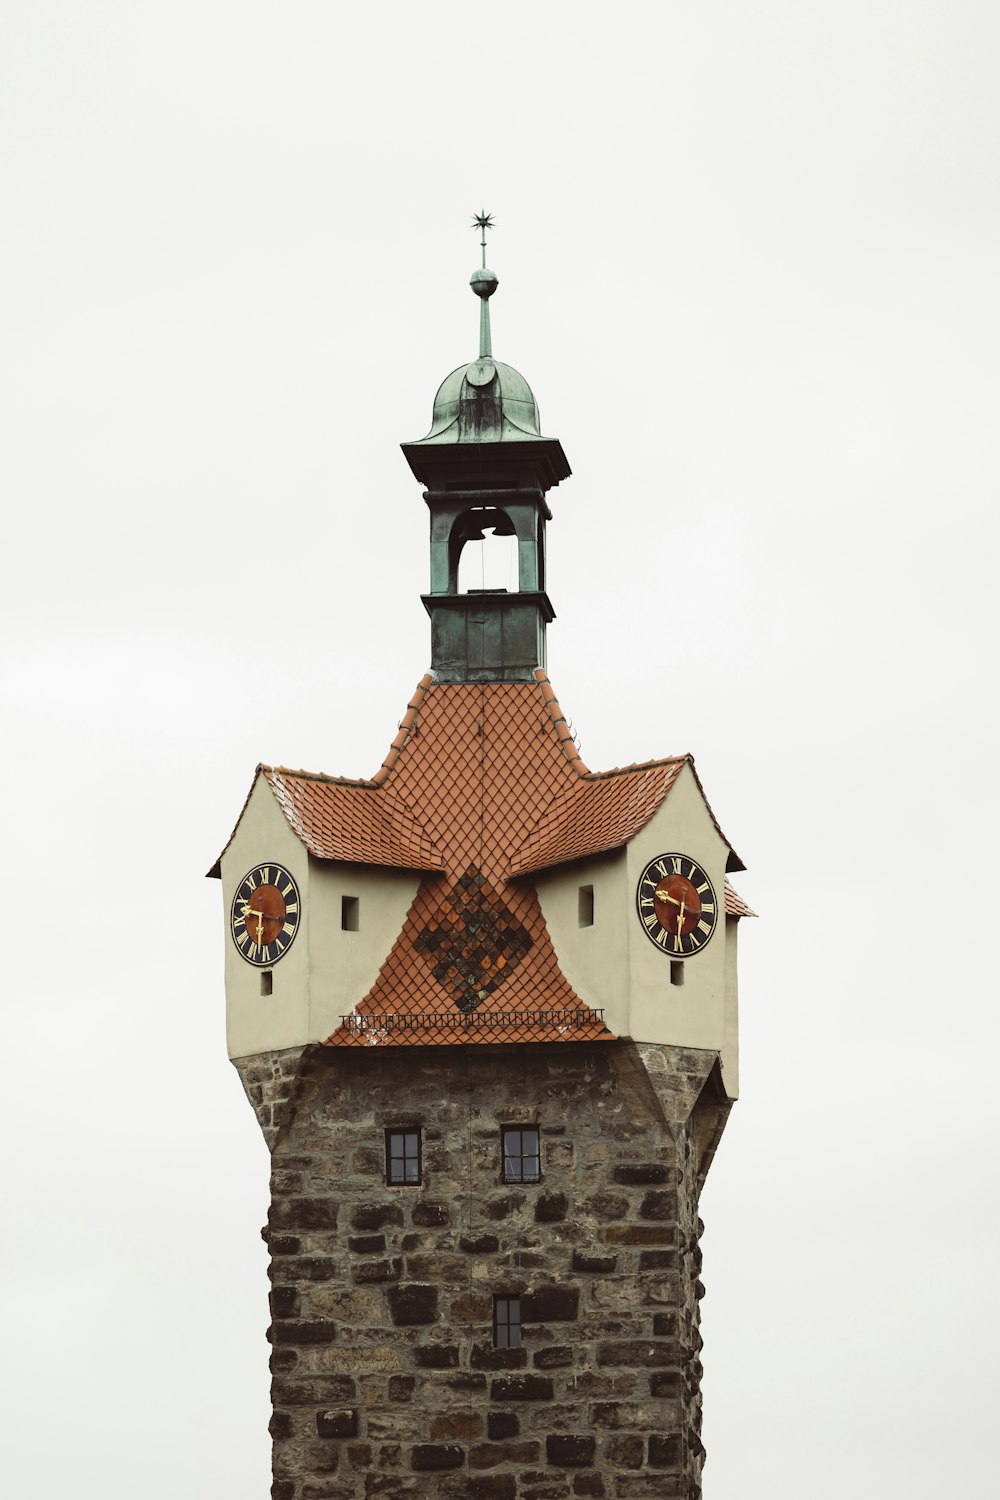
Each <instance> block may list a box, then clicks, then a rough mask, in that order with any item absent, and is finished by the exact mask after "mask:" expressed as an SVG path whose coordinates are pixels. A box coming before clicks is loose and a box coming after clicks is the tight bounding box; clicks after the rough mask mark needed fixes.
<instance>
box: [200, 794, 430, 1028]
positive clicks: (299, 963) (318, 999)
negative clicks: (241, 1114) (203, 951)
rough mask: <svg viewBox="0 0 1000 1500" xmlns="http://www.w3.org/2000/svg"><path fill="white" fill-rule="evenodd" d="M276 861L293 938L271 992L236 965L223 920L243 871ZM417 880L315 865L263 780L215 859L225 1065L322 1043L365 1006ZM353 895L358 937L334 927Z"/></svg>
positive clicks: (255, 973) (369, 869) (254, 973)
mask: <svg viewBox="0 0 1000 1500" xmlns="http://www.w3.org/2000/svg"><path fill="white" fill-rule="evenodd" d="M269 861H270V862H271V863H272V864H273V863H275V862H277V863H279V864H282V865H284V866H285V868H286V869H287V870H288V871H289V872H290V873H291V875H292V876H293V877H294V879H295V882H296V884H297V885H298V888H299V894H300V899H301V914H300V918H299V930H298V932H297V933H296V934H295V941H294V942H293V943H292V945H291V947H290V948H289V949H288V952H287V953H286V954H285V955H284V956H283V957H282V958H280V959H279V960H278V962H277V963H275V964H274V966H273V968H272V970H271V975H272V980H271V984H272V993H271V994H270V995H262V994H261V970H260V969H256V968H254V967H253V966H252V965H250V964H248V963H247V962H246V961H245V960H244V959H243V958H241V957H240V954H239V951H238V949H237V947H236V944H235V943H234V942H233V939H232V935H231V931H230V926H229V913H230V909H231V907H232V901H233V895H234V893H235V891H236V890H237V888H238V886H239V884H240V882H241V880H242V879H243V877H244V875H245V874H246V873H247V871H248V870H250V869H253V868H254V866H256V865H260V864H266V863H268V862H269ZM418 884H419V877H418V876H417V875H416V874H415V873H408V872H405V871H403V872H401V871H398V870H386V869H382V868H380V867H377V866H366V865H354V864H340V863H334V862H332V861H328V860H320V859H314V858H313V857H312V856H311V855H310V854H308V853H307V851H306V849H305V848H304V846H303V845H302V844H301V843H300V841H299V840H298V839H297V838H296V836H295V835H294V834H293V833H292V831H291V829H290V828H289V826H288V824H287V823H286V822H285V819H284V816H283V814H282V812H281V810H280V808H279V807H278V804H277V802H276V801H275V799H274V794H273V793H272V791H271V789H270V787H269V786H268V784H267V782H266V781H265V779H264V777H263V776H262V775H258V777H257V780H256V782H255V784H254V789H253V791H252V793H251V794H250V800H249V802H248V803H247V807H246V810H245V812H244V814H243V817H242V818H241V820H240V825H239V828H238V829H237V830H236V834H235V836H234V838H233V842H232V843H231V844H230V846H229V848H228V849H227V850H226V853H225V854H224V855H223V857H222V893H223V902H224V907H223V916H224V922H225V933H226V937H225V943H226V1037H227V1043H228V1047H229V1055H230V1057H246V1056H248V1055H250V1054H252V1053H256V1052H269V1051H272V1050H276V1049H278V1048H281V1047H301V1046H304V1045H305V1044H306V1043H308V1042H321V1041H324V1040H325V1039H326V1038H327V1037H328V1036H329V1035H330V1033H331V1032H332V1031H334V1030H336V1028H337V1026H339V1025H340V1018H341V1016H342V1015H347V1014H349V1013H350V1011H352V1010H353V1009H354V1007H355V1005H357V1003H358V1001H359V1000H361V999H363V998H364V996H365V994H366V993H367V992H368V990H369V989H370V988H371V986H372V984H373V983H374V982H375V979H376V977H377V976H378V971H379V969H380V967H381V965H382V963H383V962H384V960H385V958H386V956H387V954H388V953H389V950H390V949H391V947H392V945H393V943H394V942H395V940H396V938H397V937H398V936H399V933H400V931H401V929H402V926H403V922H404V921H405V919H406V913H407V911H408V910H409V907H410V903H411V902H412V900H413V898H414V896H415V895H416V892H417V886H418ZM344 896H356V897H357V898H358V901H359V903H360V905H359V923H360V925H359V929H358V931H357V932H345V931H344V930H343V929H342V927H341V900H342V897H344Z"/></svg>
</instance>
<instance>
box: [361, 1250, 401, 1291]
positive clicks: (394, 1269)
mask: <svg viewBox="0 0 1000 1500" xmlns="http://www.w3.org/2000/svg"><path fill="white" fill-rule="evenodd" d="M402 1274H403V1262H402V1259H401V1258H400V1257H399V1256H398V1255H390V1256H389V1257H388V1258H387V1259H385V1260H362V1261H359V1262H358V1264H357V1265H356V1266H352V1267H351V1280H352V1281H353V1282H354V1284H355V1286H374V1285H376V1284H378V1283H379V1282H383V1281H398V1280H399V1278H400V1277H401V1276H402Z"/></svg>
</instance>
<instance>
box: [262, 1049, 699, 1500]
mask: <svg viewBox="0 0 1000 1500" xmlns="http://www.w3.org/2000/svg"><path fill="white" fill-rule="evenodd" d="M237 1066H238V1068H239V1071H240V1075H241V1077H242V1080H243V1083H244V1087H245V1088H246V1091H247V1094H248V1095H249V1097H250V1099H251V1102H252V1103H253V1105H254V1108H255V1110H256V1112H257V1116H258V1120H259V1121H260V1124H261V1127H262V1129H263V1130H264V1133H265V1136H266V1138H267V1140H268V1144H269V1146H270V1147H271V1150H272V1155H273V1171H272V1176H271V1210H270V1214H269V1222H268V1225H267V1227H266V1229H265V1230H264V1231H263V1233H264V1237H265V1239H266V1240H267V1242H268V1246H269V1249H270V1253H271V1270H270V1275H271V1281H272V1288H271V1315H272V1322H271V1326H270V1329H269V1332H268V1337H269V1339H270V1342H271V1345H272V1353H271V1370H272V1374H273V1383H272V1400H273V1407H274V1413H273V1416H272V1419H271V1434H272V1437H273V1443H274V1450H273V1451H274V1459H273V1476H274V1477H273V1484H272V1489H271V1494H272V1496H273V1497H274V1500H362V1497H364V1500H374V1497H379V1500H397V1497H398V1500H403V1497H412V1496H441V1497H443V1500H449V1497H456V1500H457V1497H462V1500H564V1497H570V1496H580V1495H583V1496H613V1497H622V1500H626V1497H628V1500H642V1497H647V1496H649V1497H652V1496H656V1497H672V1496H678V1497H683V1500H695V1497H698V1496H700V1494H701V1469H702V1460H703V1455H704V1449H703V1447H702V1444H701V1440H700V1428H701V1395H700V1389H699V1385H700V1376H701V1364H700V1360H699V1352H700V1349H701V1338H700V1335H699V1331H698V1322H699V1309H698V1303H699V1298H700V1297H701V1296H702V1292H703V1288H702V1284H701V1281H700V1279H699V1272H700V1268H701V1252H700V1250H699V1246H698V1238H699V1234H700V1231H701V1228H702V1225H701V1221H700V1219H699V1218H698V1196H699V1192H700V1188H701V1184H702V1182H703V1180H704V1176H705V1173H706V1171H707V1169H708V1166H709V1163H710V1161H711V1158H712V1155H713V1153H714V1150H715V1146H716V1144H717V1142H718V1138H719V1136H720V1134H721V1131H722V1128H723V1125H724V1123H725V1119H726V1115H727V1113H728V1109H729V1104H728V1101H727V1100H726V1098H725V1094H724V1091H723V1089H722V1087H721V1082H720V1080H719V1074H718V1064H717V1060H716V1055H715V1054H714V1053H712V1052H707V1051H700V1050H693V1049H684V1048H678V1047H669V1046H663V1045H646V1044H635V1043H632V1042H611V1043H602V1044H597V1043H565V1044H560V1045H556V1046H553V1045H551V1044H550V1045H544V1044H542V1045H538V1044H536V1045H516V1046H513V1045H512V1046H496V1047H484V1046H475V1047H448V1048H444V1047H428V1048H414V1047H407V1048H398V1049H394V1048H391V1047H384V1046H380V1047H378V1048H373V1049H372V1050H370V1051H364V1050H360V1049H333V1048H324V1047H320V1046H311V1047H307V1048H304V1049H303V1048H295V1049H291V1050H289V1051H286V1052H279V1053H268V1054H264V1055H261V1056H258V1057H252V1058H242V1059H239V1060H238V1062H237ZM505 1124H506V1125H521V1126H533V1127H536V1128H537V1129H538V1131H539V1138H540V1145H541V1176H540V1180H539V1181H537V1182H517V1183H511V1182H505V1181H504V1180H503V1169H502V1159H501V1128H502V1126H504V1125H505ZM397 1127H406V1128H417V1129H419V1131H420V1133H421V1141H422V1181H421V1183H420V1185H419V1186H402V1185H398V1186H397V1185H392V1186H390V1185H389V1184H387V1182H386V1162H385V1151H386V1146H385V1132H386V1131H387V1130H392V1129H394V1128H397ZM495 1297H505V1298H506V1297H515V1298H519V1299H520V1306H521V1319H522V1339H523V1342H522V1344H521V1346H520V1347H513V1348H500V1347H495V1346H494V1327H493V1308H494V1298H495Z"/></svg>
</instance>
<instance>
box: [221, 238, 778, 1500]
mask: <svg viewBox="0 0 1000 1500" xmlns="http://www.w3.org/2000/svg"><path fill="white" fill-rule="evenodd" d="M475 222H476V223H477V225H479V226H480V227H481V228H482V229H483V232H484V233H483V240H484V253H483V264H482V266H481V267H480V269H479V270H477V271H476V273H475V274H474V276H473V278H472V286H473V290H474V291H475V292H476V294H477V295H478V296H479V297H480V299H481V301H480V306H481V313H480V342H479V356H478V358H477V359H476V360H474V361H472V362H471V363H470V364H465V365H462V366H460V367H459V368H458V369H456V370H454V371H453V372H452V373H451V374H450V375H449V376H448V377H447V378H446V379H445V380H444V382H443V383H442V384H441V386H440V388H439V389H438V392H437V395H436V397H435V400H434V411H433V419H432V424H431V430H430V432H429V433H428V434H427V436H426V437H425V438H423V439H421V440H419V441H416V442H410V443H405V444H403V453H404V455H405V457H406V460H407V462H408V463H409V466H410V468H411V470H412V472H413V474H414V475H415V477H416V478H417V479H418V480H419V482H420V483H421V484H422V485H423V486H424V487H425V488H424V499H425V501H426V504H427V506H428V510H429V512H430V556H431V577H430V589H429V592H428V593H426V594H424V595H423V596H422V598H423V602H424V605H425V607H426V609H427V612H428V614H429V616H430V621H431V665H430V670H429V671H427V672H425V674H424V675H423V677H422V678H421V679H420V681H419V682H418V684H417V686H416V689H415V690H414V693H413V695H412V697H411V698H410V701H409V703H408V705H407V707H406V711H405V713H404V715H403V718H402V720H401V721H400V722H399V729H398V732H397V733H396V735H395V738H394V739H393V740H392V743H391V744H390V746H389V749H388V751H387V753H386V756H385V758H384V760H383V762H382V764H381V766H380V767H379V768H378V770H377V771H376V772H375V773H374V775H372V776H370V777H368V778H365V779H361V780H355V779H349V778H345V777H342V776H336V775H330V774H327V773H324V772H306V771H295V770H289V769H288V768H287V767H284V766H268V765H260V766H258V767H257V770H256V772H255V774H254V778H253V781H252V784H251V788H250V791H249V793H248V795H247V797H246V800H245V803H244V805H243V810H242V812H241V813H240V816H239V818H238V820H237V823H236V827H235V828H234V830H233V833H232V835H231V837H230V839H229V841H228V843H227V844H226V846H225V848H224V850H223V852H222V854H221V855H220V857H219V859H218V860H217V861H216V863H215V865H214V866H213V867H212V870H211V871H210V872H209V873H210V874H211V875H213V876H216V877H218V878H220V880H221V883H222V887H223V894H224V902H223V909H224V916H225V924H226V937H225V943H226V1013H227V1036H228V1044H229V1052H230V1056H231V1058H232V1060H233V1063H234V1065H235V1067H236V1069H237V1072H238V1073H239V1076H240V1079H241V1081H242V1083H243V1086H244V1088H245V1090H246V1094H247V1097H248V1099H249V1100H250V1103H251V1105H252V1106H253V1109H254V1112H255V1114H256V1117H257V1120H258V1123H259V1125H260V1128H261V1131H262V1133H263V1136H264V1139H265V1141H266V1143H267V1147H268V1150H269V1151H270V1153H271V1160H272V1173H271V1207H270V1211H269V1214H268V1223H267V1225H266V1226H265V1229H264V1231H263V1234H264V1238H265V1240H266V1241H267V1245H268V1249H269V1252H270V1257H271V1268H270V1273H269V1274H270V1278H271V1294H270V1307H271V1326H270V1328H269V1330H268V1338H269V1341H270V1343H271V1360H270V1364H271V1372H272V1377H273V1380H272V1402H273V1415H272V1418H271V1424H270V1431H271V1435H272V1439H273V1482H272V1487H271V1495H272V1500H414V1497H427V1500H430V1497H434V1500H543V1497H544V1500H575V1497H577V1496H592V1497H595V1500H600V1497H608V1500H640V1497H652V1496H657V1495H663V1496H674V1497H678V1500H698V1497H699V1496H700V1495H701V1474H702V1465H703V1461H704V1456H705V1450H704V1447H703V1445H702V1442H701V1384H700V1382H701V1368H702V1366H701V1348H702V1344H701V1335H700V1332H699V1305H700V1300H701V1297H702V1295H703V1294H704V1286H703V1284H702V1280H701V1268H702V1259H701V1250H700V1246H699V1238H700V1234H701V1229H702V1224H701V1219H700V1218H699V1213H698V1205H699V1197H700V1193H701V1188H702V1185H703V1183H704V1180H705V1176H706V1173H707V1172H708V1170H709V1167H710V1165H711V1163H712V1160H713V1157H714V1154H715V1151H716V1148H717V1146H718V1144H719V1140H720V1138H721V1135H722V1131H723V1128H724V1126H725V1124H726V1120H727V1118H728V1115H729V1111H730V1108H731V1105H732V1102H733V1100H734V1099H735V1098H736V1094H737V1076H738V1037H737V937H738V929H739V926H740V923H741V921H742V919H743V918H745V917H748V916H752V915H753V913H752V912H751V911H750V909H749V907H748V906H746V904H745V903H744V902H743V901H742V899H741V898H740V897H739V896H738V895H737V893H736V891H735V890H734V888H733V887H732V885H731V884H730V880H729V875H730V874H731V873H733V872H735V871H739V870H742V869H743V864H742V862H741V861H740V859H739V856H738V855H737V854H736V852H735V850H734V848H733V846H732V844H731V843H730V842H729V840H728V838H727V837H726V835H725V834H724V833H723V831H722V828H721V826H720V824H719V822H718V821H717V819H716V817H715V814H714V813H713V811H712V809H711V807H710V806H709V804H708V801H707V799H706V796H705V792H704V789H703V787H702V784H701V781H700V779H699V777H698V774H697V772H696V770H695V766H694V761H693V759H692V758H691V756H690V755H687V754H675V755H670V756H667V757H665V758H663V759H658V760H649V761H643V762H640V763H637V764H635V765H629V766H625V767H622V768H616V769H614V770H612V771H606V772H594V771H591V770H590V769H589V768H588V767H587V766H586V765H585V764H584V762H583V759H582V757H581V755H580V751H579V749H578V747H577V745H576V743H575V741H574V737H573V735H572V733H571V732H570V730H569V728H568V725H567V722H566V717H565V715H564V714H563V712H562V710H561V708H560V706H559V702H558V699H557V698H556V695H555V691H554V689H553V687H552V684H551V683H550V682H549V679H548V677H547V675H546V672H545V631H546V628H547V626H548V624H549V622H550V621H551V620H552V619H553V610H552V606H551V604H550V602H549V598H548V593H547V591H546V575H545V531H546V525H547V523H548V521H549V520H550V519H551V513H550V511H549V507H548V501H547V496H548V494H549V492H550V490H551V489H552V488H553V487H554V486H555V485H557V484H559V483H560V482H561V481H562V480H564V479H566V478H567V477H568V476H569V473H570V469H569V464H568V463H567V461H566V456H565V454H564V453H563V450H562V447H561V445H560V444H559V442H558V441H557V440H556V439H554V438H546V437H543V436H542V434H541V431H540V426H539V419H538V409H537V406H536V403H535V399H534V396H533V395H532V392H531V389H530V387H529V386H528V384H527V382H526V381H525V380H524V378H523V377H522V376H521V375H519V374H518V373H517V371H516V370H514V369H512V368H511V367H510V366H509V365H504V364H501V363H500V362H498V361H497V360H495V359H494V357H493V353H492V341H491V332H490V316H489V298H490V296H491V294H492V293H493V291H494V290H495V288H496V284H497V279H496V277H495V276H494V275H493V273H492V272H491V271H489V270H487V269H486V265H485V230H486V228H487V227H488V226H489V222H490V220H489V215H486V214H482V215H477V216H476V220H475ZM490 531H493V532H494V533H496V534H499V535H501V536H506V537H510V538H513V539H515V540H516V549H517V588H516V589H515V588H513V587H508V588H491V589H485V588H484V589H480V590H475V589H470V590H467V591H466V592H464V593H462V592H460V590H459V564H460V558H461V554H462V550H463V548H464V547H466V546H467V545H468V544H469V543H470V542H473V541H475V540H477V539H478V538H481V537H482V536H483V535H484V534H486V533H488V532H490ZM322 671H323V680H324V685H326V683H327V681H328V673H329V666H328V663H327V662H325V661H324V662H323V663H322ZM325 690H326V688H325ZM332 700H333V702H334V704H335V705H336V701H337V700H336V692H335V691H334V693H333V694H332ZM345 711H346V705H345Z"/></svg>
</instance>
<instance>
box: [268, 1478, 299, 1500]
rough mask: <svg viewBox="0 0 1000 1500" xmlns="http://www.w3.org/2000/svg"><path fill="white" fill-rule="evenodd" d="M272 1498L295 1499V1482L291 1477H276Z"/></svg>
mask: <svg viewBox="0 0 1000 1500" xmlns="http://www.w3.org/2000/svg"><path fill="white" fill-rule="evenodd" d="M271 1500H295V1483H294V1481H293V1480H291V1479H276V1480H275V1481H274V1483H273V1484H272V1485H271Z"/></svg>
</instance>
